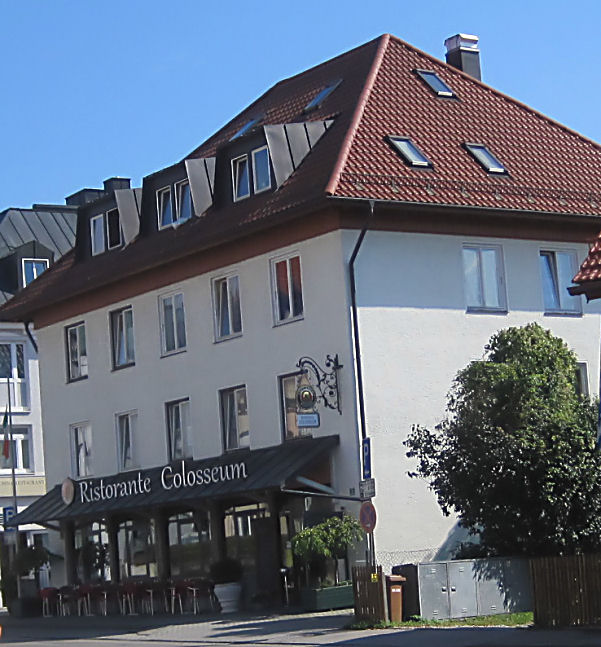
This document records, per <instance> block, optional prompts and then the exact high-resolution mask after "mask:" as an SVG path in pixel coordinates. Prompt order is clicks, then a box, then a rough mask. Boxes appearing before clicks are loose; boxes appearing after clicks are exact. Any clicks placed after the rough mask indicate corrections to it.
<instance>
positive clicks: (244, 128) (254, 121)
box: [230, 117, 261, 141]
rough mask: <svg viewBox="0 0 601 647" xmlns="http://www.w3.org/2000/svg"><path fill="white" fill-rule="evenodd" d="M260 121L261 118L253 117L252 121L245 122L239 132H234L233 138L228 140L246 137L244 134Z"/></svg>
mask: <svg viewBox="0 0 601 647" xmlns="http://www.w3.org/2000/svg"><path fill="white" fill-rule="evenodd" d="M260 120H261V117H255V118H254V119H250V120H249V121H247V122H246V123H245V124H244V126H242V128H240V130H238V131H236V133H235V134H234V135H233V137H231V138H230V141H233V140H234V139H238V137H242V135H246V133H247V132H248V131H249V130H250V129H251V128H252V127H253V126H256V125H257V124H258V123H259V121H260Z"/></svg>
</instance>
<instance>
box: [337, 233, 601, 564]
mask: <svg viewBox="0 0 601 647" xmlns="http://www.w3.org/2000/svg"><path fill="white" fill-rule="evenodd" d="M356 236H357V234H356V233H353V232H345V234H344V242H345V255H346V257H347V258H348V257H350V254H351V252H352V249H353V246H354V241H355V239H356ZM469 243H483V244H486V245H490V244H496V245H499V246H501V247H502V253H503V259H504V267H505V280H506V292H507V310H508V312H507V313H506V314H497V313H494V314H485V313H468V312H466V305H465V303H466V302H465V295H464V285H463V265H462V245H463V244H469ZM541 250H558V251H561V250H574V251H576V252H577V257H578V263H580V262H582V260H583V259H584V258H585V257H586V254H587V252H588V246H587V245H582V244H579V245H575V244H571V243H565V244H562V243H557V242H548V241H529V240H516V239H502V238H482V237H479V238H475V237H470V236H447V235H432V234H413V233H397V232H368V234H367V235H366V238H365V240H364V242H363V246H362V247H361V251H360V253H359V256H358V260H357V304H358V309H359V329H360V339H361V353H362V356H363V372H364V386H365V405H366V421H367V432H368V435H369V436H370V437H371V452H372V475H373V476H374V477H375V479H376V498H375V500H374V503H375V506H376V509H377V511H378V514H379V519H378V525H377V527H376V531H375V543H376V550H377V555H378V559H379V561H380V562H381V563H382V564H383V565H384V566H385V567H387V568H389V567H390V566H392V565H394V564H400V563H403V562H413V561H420V560H427V559H431V558H441V559H445V558H448V556H449V553H450V551H452V549H453V548H454V547H456V544H457V542H459V541H464V540H465V539H466V538H467V535H466V533H465V531H463V530H462V529H459V528H458V527H457V524H456V519H455V518H454V517H444V516H443V515H442V513H441V511H440V508H439V507H438V504H437V502H436V499H435V497H434V494H433V493H432V492H431V491H430V490H429V489H428V488H427V486H426V485H425V483H424V482H423V481H421V480H419V479H411V478H409V477H408V476H407V472H408V471H410V470H413V469H415V464H414V462H413V461H411V460H409V459H407V457H406V448H405V447H404V445H403V441H404V440H405V438H406V437H407V435H408V433H409V432H410V430H411V427H412V425H414V424H420V425H422V426H430V427H432V426H434V425H435V424H436V423H437V422H439V421H440V420H441V419H442V418H443V416H444V412H445V405H446V394H447V392H448V390H449V388H450V386H451V383H452V381H453V378H454V376H455V375H456V373H457V372H458V371H459V370H460V369H461V368H463V367H465V366H466V365H467V364H468V363H469V362H470V361H471V360H477V359H480V358H482V356H483V352H484V346H485V344H486V343H487V342H488V340H489V339H490V337H491V336H492V335H493V333H495V332H496V331H498V330H500V329H503V328H507V327H510V326H522V325H525V324H527V323H530V322H538V323H539V324H540V325H541V326H543V327H545V328H548V329H550V330H551V331H552V332H553V333H554V334H555V335H558V336H560V337H562V338H563V339H564V340H565V341H566V342H567V344H568V346H569V347H570V348H571V349H573V350H574V352H575V353H576V355H577V356H578V359H579V361H582V362H586V364H587V372H588V382H589V389H590V392H591V394H597V393H598V391H599V377H598V376H599V348H600V337H599V332H600V323H601V320H600V317H599V312H600V310H599V304H598V303H597V302H594V303H591V304H586V303H584V302H583V304H582V309H583V314H582V316H573V315H555V316H551V315H547V316H546V315H544V304H543V292H542V283H541V274H540V268H539V253H540V251H541ZM565 287H566V286H564V288H565Z"/></svg>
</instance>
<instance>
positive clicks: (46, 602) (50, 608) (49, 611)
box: [40, 586, 58, 618]
mask: <svg viewBox="0 0 601 647" xmlns="http://www.w3.org/2000/svg"><path fill="white" fill-rule="evenodd" d="M40 597H41V598H42V615H43V616H44V618H49V617H50V616H53V615H55V614H58V589H57V588H55V587H53V586H48V587H46V588H43V589H41V590H40Z"/></svg>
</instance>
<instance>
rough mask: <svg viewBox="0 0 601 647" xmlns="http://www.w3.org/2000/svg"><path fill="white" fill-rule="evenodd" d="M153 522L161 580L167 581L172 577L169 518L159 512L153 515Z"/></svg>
mask: <svg viewBox="0 0 601 647" xmlns="http://www.w3.org/2000/svg"><path fill="white" fill-rule="evenodd" d="M153 521H154V533H155V538H156V550H157V571H158V575H159V578H160V579H162V580H167V579H169V578H170V577H171V559H170V555H169V518H168V517H167V515H166V514H165V513H164V512H157V513H155V514H154V515H153Z"/></svg>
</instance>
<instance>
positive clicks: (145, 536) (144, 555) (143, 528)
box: [118, 517, 158, 580]
mask: <svg viewBox="0 0 601 647" xmlns="http://www.w3.org/2000/svg"><path fill="white" fill-rule="evenodd" d="M118 543H119V568H120V570H121V574H120V575H121V579H122V580H123V579H127V578H130V577H156V576H157V574H158V573H157V561H156V550H155V546H156V541H155V529H154V523H153V521H152V520H151V519H146V518H143V517H139V518H136V519H132V520H128V521H125V522H124V523H122V524H120V525H119V534H118Z"/></svg>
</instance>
